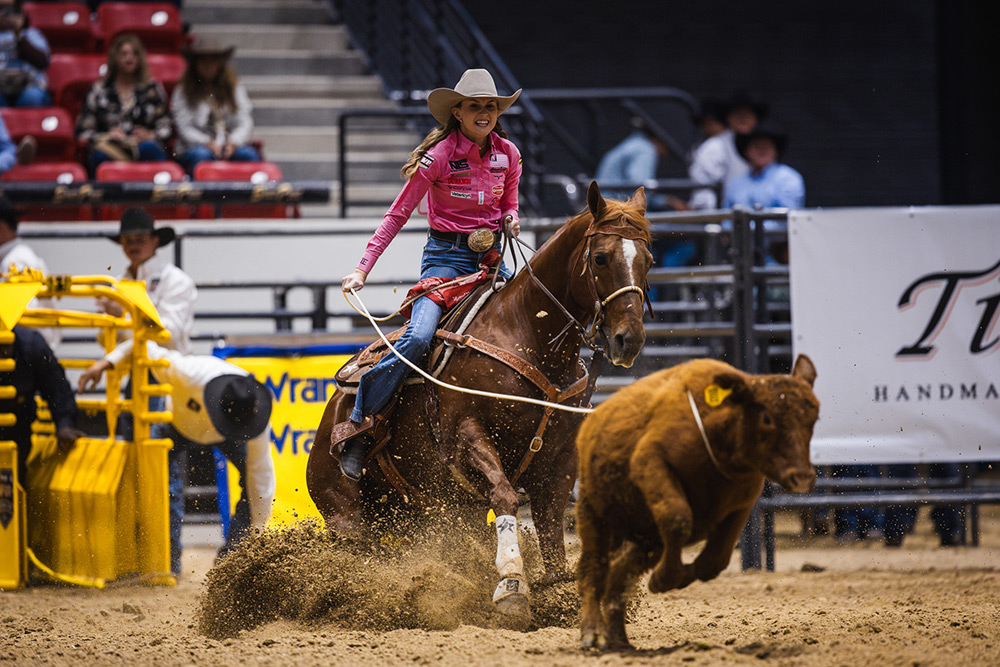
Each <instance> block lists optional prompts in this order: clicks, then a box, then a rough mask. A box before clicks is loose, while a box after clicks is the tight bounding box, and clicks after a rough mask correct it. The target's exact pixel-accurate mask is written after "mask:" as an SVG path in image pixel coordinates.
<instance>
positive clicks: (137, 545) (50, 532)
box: [0, 269, 176, 588]
mask: <svg viewBox="0 0 1000 667" xmlns="http://www.w3.org/2000/svg"><path fill="white" fill-rule="evenodd" d="M35 297H38V298H50V299H54V298H65V297H89V298H95V297H105V298H108V299H110V300H112V301H114V302H116V303H118V304H119V305H121V307H122V309H123V310H124V313H123V314H122V316H120V317H115V316H112V315H106V314H101V313H88V312H80V311H72V310H62V309H29V308H28V307H27V306H28V304H29V303H30V301H31V300H32V299H33V298H35ZM15 324H22V325H24V326H28V327H60V328H96V329H98V331H99V334H98V340H99V342H100V343H101V344H102V346H103V347H104V349H105V352H110V351H111V350H112V349H113V348H114V347H115V345H116V342H117V333H118V332H119V331H120V330H128V331H130V332H131V334H132V337H133V339H134V340H135V345H134V346H133V351H132V360H131V361H132V365H131V368H132V370H133V372H132V398H131V399H122V397H121V383H122V377H123V376H124V375H125V373H122V372H121V370H120V369H108V371H107V373H106V378H105V397H104V399H100V400H98V399H78V400H77V407H78V408H79V410H81V411H84V412H87V413H90V414H96V413H98V412H101V411H103V412H105V413H106V416H107V430H108V434H109V435H108V437H107V438H80V439H79V440H77V442H76V445H75V447H74V448H73V449H72V450H71V451H70V452H68V453H62V452H61V451H60V450H59V448H58V445H57V441H56V437H55V427H54V425H53V424H52V423H51V421H48V422H46V419H47V418H48V413H47V410H45V409H42V410H39V413H38V421H36V422H35V424H34V425H33V426H32V430H33V435H32V453H31V456H30V458H29V460H28V470H29V471H30V474H29V478H30V485H29V488H28V489H27V494H25V493H24V491H23V490H22V489H21V487H20V480H18V471H17V448H16V445H15V444H14V443H13V442H0V514H3V511H4V507H8V506H9V507H10V508H11V510H10V512H9V513H10V515H11V516H10V519H9V520H8V521H5V522H4V521H0V588H19V587H20V586H22V585H24V583H25V582H26V580H27V562H28V559H29V558H30V560H31V561H32V562H33V563H35V565H36V566H38V567H39V569H41V570H42V571H43V572H46V573H47V574H49V575H50V576H52V577H54V578H56V579H59V580H62V581H66V582H69V583H76V584H81V585H89V586H96V587H103V585H104V582H106V581H108V580H113V579H118V578H121V577H123V576H126V575H128V576H139V577H141V578H142V580H144V581H146V582H148V583H153V584H164V585H173V584H174V583H176V582H175V580H174V577H173V576H172V575H171V574H170V531H169V513H168V512H169V510H168V497H169V495H168V475H167V450H168V449H169V448H170V447H171V446H172V443H171V442H170V440H168V439H153V438H151V437H150V425H151V424H152V423H155V422H169V421H171V420H172V419H173V415H172V413H170V412H150V411H149V409H148V406H149V397H150V396H154V395H157V396H163V395H167V394H169V393H170V391H171V387H170V386H169V385H165V384H150V383H149V372H148V370H149V369H150V368H153V367H154V366H165V365H167V364H168V363H169V362H167V361H166V360H151V359H149V357H148V356H147V354H146V345H145V343H146V341H148V340H152V341H157V342H165V341H167V340H169V338H170V334H169V332H167V331H166V330H165V329H164V328H163V325H162V323H161V322H160V319H159V316H158V315H157V313H156V308H155V307H154V306H153V304H152V302H150V300H149V297H148V295H147V294H146V289H145V285H144V284H143V283H142V282H139V281H128V280H116V279H114V278H111V277H109V276H48V277H46V276H43V275H42V274H41V273H40V272H38V271H33V270H30V269H29V270H24V271H21V272H16V271H12V272H11V273H10V274H7V275H3V276H0V344H3V343H5V342H7V343H10V342H12V341H13V338H14V335H13V332H12V329H13V327H14V325H15ZM13 361H14V360H13V359H0V371H3V370H7V371H9V370H12V369H13ZM60 362H61V363H62V365H63V367H64V368H67V369H86V368H89V367H90V365H91V364H92V363H93V360H92V359H63V358H60ZM13 392H14V388H13V387H0V398H3V397H5V396H7V397H10V396H12V395H13ZM122 412H130V413H131V414H132V416H133V423H134V427H133V434H134V435H133V439H132V440H131V441H125V440H118V439H117V438H116V437H115V429H116V424H117V421H118V417H119V415H121V413H122ZM14 419H15V416H14V415H12V414H0V424H3V423H6V424H8V425H10V424H13V423H14V421H13V420H14ZM8 482H9V483H8ZM7 489H9V491H8V490H7ZM25 495H26V496H27V502H25ZM8 496H10V497H9V498H8ZM4 516H6V515H4Z"/></svg>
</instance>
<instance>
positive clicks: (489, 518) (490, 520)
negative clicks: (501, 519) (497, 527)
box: [486, 509, 497, 526]
mask: <svg viewBox="0 0 1000 667" xmlns="http://www.w3.org/2000/svg"><path fill="white" fill-rule="evenodd" d="M496 520H497V513H496V512H494V511H493V510H492V509H491V510H490V511H489V512H487V513H486V525H487V526H492V525H493V524H494V523H496Z"/></svg>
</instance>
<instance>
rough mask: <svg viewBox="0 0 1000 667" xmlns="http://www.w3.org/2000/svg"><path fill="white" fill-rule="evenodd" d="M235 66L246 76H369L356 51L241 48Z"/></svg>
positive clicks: (234, 59) (236, 56)
mask: <svg viewBox="0 0 1000 667" xmlns="http://www.w3.org/2000/svg"><path fill="white" fill-rule="evenodd" d="M233 66H234V67H235V68H236V71H237V72H240V73H242V74H243V76H244V78H245V77H246V76H260V75H281V76H318V75H325V76H359V75H362V74H364V73H365V64H364V61H363V60H362V59H361V56H360V55H359V54H358V53H356V52H354V51H329V50H322V51H321V50H308V51H307V50H302V51H280V52H279V51H271V50H267V49H256V48H255V49H238V50H237V51H236V54H235V55H234V56H233Z"/></svg>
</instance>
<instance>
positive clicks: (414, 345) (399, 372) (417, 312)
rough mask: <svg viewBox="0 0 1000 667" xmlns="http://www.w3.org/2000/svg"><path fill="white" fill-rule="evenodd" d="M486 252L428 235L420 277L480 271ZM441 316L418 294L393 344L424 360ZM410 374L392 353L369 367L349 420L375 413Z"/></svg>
mask: <svg viewBox="0 0 1000 667" xmlns="http://www.w3.org/2000/svg"><path fill="white" fill-rule="evenodd" d="M485 254H486V253H482V252H473V251H472V250H469V249H468V248H467V247H465V246H461V245H458V244H457V243H448V242H446V241H439V240H437V239H435V238H433V237H430V236H428V237H427V243H426V244H424V254H423V258H422V259H421V262H420V279H421V280H423V279H424V278H430V277H438V278H457V277H459V276H464V275H467V274H469V273H475V272H476V271H478V270H479V263H480V262H481V261H482V259H483V255H485ZM500 274H501V275H502V276H504V277H509V275H510V274H509V272H508V271H507V270H506V267H504V266H502V265H501V268H500ZM440 319H441V306H439V305H437V304H436V303H434V302H433V301H431V300H430V299H429V298H427V297H425V296H424V297H420V298H419V299H417V300H416V302H414V304H413V313H412V315H411V316H410V322H409V324H408V325H407V327H406V331H404V332H403V335H402V336H400V337H399V339H398V340H397V341H396V342H395V345H394V347H395V348H396V349H397V350H398V351H399V352H400V354H402V355H403V356H404V357H406V358H407V359H409V360H410V361H411V362H413V363H414V364H419V363H420V362H421V361H423V358H424V356H425V355H426V354H427V350H429V349H430V346H431V341H432V340H433V339H434V332H435V331H437V325H438V321H439V320H440ZM409 373H410V367H409V366H407V365H406V364H404V363H403V362H402V361H400V360H399V357H397V356H396V355H395V354H393V353H392V352H389V354H387V355H385V357H383V358H382V360H381V361H380V362H378V363H377V364H375V365H374V366H372V367H371V368H370V369H369V370H368V371H367V372H366V373H365V374H364V375H362V376H361V382H360V383H359V384H358V395H357V397H356V398H355V399H354V410H353V411H351V420H352V421H356V422H360V421H363V420H364V418H365V417H366V416H368V415H373V414H376V413H378V412H379V411H380V410H382V408H384V407H385V406H386V404H388V403H389V400H390V399H391V398H392V397H393V396H394V395H395V394H396V390H397V389H398V388H399V385H400V384H402V382H403V380H405V379H406V376H407V375H409Z"/></svg>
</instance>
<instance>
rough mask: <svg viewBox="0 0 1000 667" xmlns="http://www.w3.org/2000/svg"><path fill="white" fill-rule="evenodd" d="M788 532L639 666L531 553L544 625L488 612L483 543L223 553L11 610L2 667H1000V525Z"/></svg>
mask: <svg viewBox="0 0 1000 667" xmlns="http://www.w3.org/2000/svg"><path fill="white" fill-rule="evenodd" d="M778 519H779V520H778V529H779V534H780V539H779V548H778V553H777V568H778V571H777V572H774V573H742V572H740V571H739V554H738V553H736V554H734V557H733V562H732V564H731V565H730V568H729V569H728V570H727V571H726V572H724V573H723V574H722V575H721V576H720V577H719V578H718V579H716V580H714V581H711V582H708V583H695V584H692V585H691V586H690V587H688V588H686V589H684V590H681V591H673V592H671V593H668V594H665V595H659V596H653V595H649V594H645V593H640V594H639V595H638V596H637V598H636V602H635V604H634V606H633V609H632V613H631V615H630V625H629V632H630V636H631V639H632V641H633V643H634V644H635V645H636V646H637V650H635V651H630V652H626V653H617V654H599V653H592V652H588V651H582V650H580V649H578V648H577V643H578V631H577V629H576V627H575V625H576V613H577V607H578V603H577V599H576V594H575V587H574V584H572V583H569V582H562V583H556V584H554V585H551V586H538V585H537V577H538V576H539V575H540V572H539V565H538V559H537V547H535V546H534V543H533V542H532V541H531V540H528V539H522V544H523V545H525V552H526V554H525V555H526V560H527V565H528V568H529V577H530V578H532V579H533V581H534V582H535V583H536V586H535V591H534V594H535V599H534V604H535V617H534V620H533V622H532V624H531V625H530V627H529V628H528V630H527V631H519V630H513V629H509V628H505V627H504V623H503V622H502V621H501V620H500V619H498V618H497V617H496V614H494V612H493V610H492V608H491V604H490V602H489V597H490V594H491V592H492V589H493V586H494V585H495V583H496V582H495V580H494V579H495V577H494V574H493V556H494V554H493V553H492V545H491V543H490V542H489V541H488V540H484V539H480V537H479V536H480V535H481V534H483V533H482V531H478V532H477V531H475V530H473V531H457V530H447V531H436V530H433V529H430V530H428V529H426V528H424V529H423V532H420V531H417V532H416V533H412V532H411V533H407V532H405V531H403V532H400V531H396V532H394V533H393V534H390V535H389V536H388V537H386V538H385V539H384V540H380V541H377V542H375V543H374V544H364V543H360V542H353V543H343V542H335V541H331V540H329V539H327V538H326V537H325V536H324V535H322V533H320V532H317V531H315V530H313V529H312V528H310V527H309V526H303V527H299V528H296V529H294V530H290V531H286V532H284V533H282V534H280V535H274V534H271V535H265V536H262V537H259V538H256V539H254V540H253V541H252V542H251V543H250V544H249V545H248V548H247V549H241V550H239V551H237V552H236V553H235V554H234V556H233V557H231V558H230V559H228V560H226V561H225V562H223V563H220V564H219V565H218V566H216V567H214V568H213V567H212V565H213V563H212V560H213V556H214V553H213V551H212V550H210V549H206V548H192V549H188V550H186V551H185V561H184V565H185V575H184V577H182V579H181V581H180V582H179V583H178V585H177V586H176V587H174V588H148V587H144V586H141V585H138V584H129V583H127V582H122V583H118V584H115V585H112V586H110V587H109V588H107V589H105V590H103V591H98V590H93V589H79V588H69V587H61V586H51V585H44V584H42V585H35V586H33V587H31V588H28V589H25V590H22V591H17V592H6V593H0V663H2V662H5V661H12V662H13V663H14V664H26V665H36V664H45V665H78V664H93V665H119V664H130V665H131V664H138V665H158V666H166V665H272V664H273V665H314V664H337V665H340V664H344V665H353V664H378V665H382V664H385V665H403V664H407V665H412V664H417V665H424V664H440V665H461V666H463V667H469V666H470V665H491V664H497V663H501V662H502V663H503V664H505V665H580V664H583V665H587V664H593V665H646V664H649V665H653V664H656V665H719V664H725V665H759V664H762V663H763V664H772V665H810V666H814V665H818V666H821V667H825V666H831V667H832V666H835V665H870V664H878V665H908V666H909V665H949V666H951V665H963V666H965V665H997V664H1000V608H998V604H1000V509H998V508H983V512H982V542H981V545H980V546H979V547H977V548H972V547H960V548H955V549H941V548H939V547H937V543H936V539H935V537H934V535H933V533H932V531H931V528H930V521H929V519H928V516H927V510H926V509H925V510H922V511H921V515H920V519H919V520H918V523H917V532H916V533H915V534H914V535H911V536H909V537H907V539H906V542H905V543H904V545H903V547H902V548H901V549H887V548H885V547H884V546H882V545H881V544H880V543H879V542H877V541H874V540H872V541H866V542H856V543H849V544H837V543H835V541H834V540H833V539H832V538H830V537H818V538H801V537H798V536H797V535H796V534H797V532H798V520H797V518H796V517H794V516H793V515H791V514H786V515H779V517H778ZM486 534H487V535H488V533H486ZM568 546H569V549H570V554H571V559H573V558H575V553H576V544H575V543H574V541H573V540H572V539H570V540H569V544H568Z"/></svg>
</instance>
